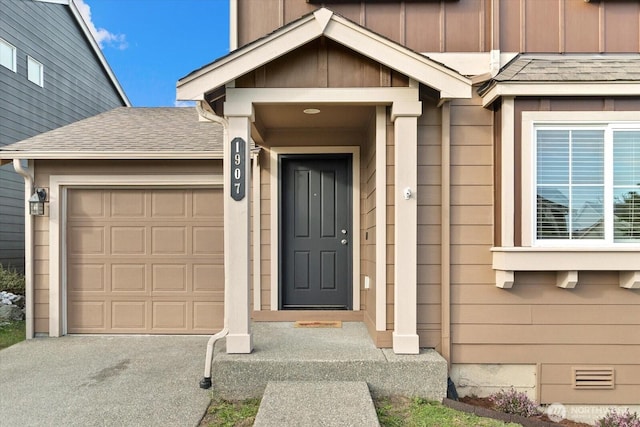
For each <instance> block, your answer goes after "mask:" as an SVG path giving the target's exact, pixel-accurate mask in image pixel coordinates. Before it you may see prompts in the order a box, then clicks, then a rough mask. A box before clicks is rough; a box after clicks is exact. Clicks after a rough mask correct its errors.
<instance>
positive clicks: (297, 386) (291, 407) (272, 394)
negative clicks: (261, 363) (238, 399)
mask: <svg viewBox="0 0 640 427" xmlns="http://www.w3.org/2000/svg"><path fill="white" fill-rule="evenodd" d="M379 425H380V423H379V422H378V417H377V415H376V409H375V407H374V406H373V401H372V400H371V394H370V393H369V388H368V387H367V384H366V383H365V382H364V381H271V382H269V383H268V384H267V387H266V389H265V392H264V396H263V398H262V402H261V403H260V409H259V410H258V415H257V416H256V420H255V423H254V426H256V427H289V426H291V427H299V426H306V427H316V426H317V427H348V426H358V427H362V426H367V427H375V426H379Z"/></svg>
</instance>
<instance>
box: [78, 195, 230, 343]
mask: <svg viewBox="0 0 640 427" xmlns="http://www.w3.org/2000/svg"><path fill="white" fill-rule="evenodd" d="M222 212H223V200H222V190H221V189H188V190H185V189H70V190H69V191H68V195H67V332H68V333H108V334H119V333H124V334H131V333H150V334H202V333H210V332H214V331H216V330H219V329H221V328H222V322H223V320H222V319H223V293H224V264H223V213H222Z"/></svg>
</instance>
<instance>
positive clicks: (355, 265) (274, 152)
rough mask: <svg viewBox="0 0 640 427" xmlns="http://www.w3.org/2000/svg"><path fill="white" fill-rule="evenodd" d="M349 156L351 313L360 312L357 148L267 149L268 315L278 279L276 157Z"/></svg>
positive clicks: (273, 308) (275, 307)
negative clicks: (350, 173) (269, 237)
mask: <svg viewBox="0 0 640 427" xmlns="http://www.w3.org/2000/svg"><path fill="white" fill-rule="evenodd" d="M342 153H345V154H351V155H352V165H351V169H352V178H351V185H352V194H351V203H352V209H351V210H352V219H351V227H352V229H353V230H355V231H354V232H353V233H351V234H352V239H353V250H352V254H351V256H352V260H353V261H352V270H353V271H352V281H353V296H352V301H351V304H352V311H359V310H360V147H359V146H327V147H271V151H270V156H271V158H270V171H269V173H270V174H271V176H270V181H269V187H270V197H271V202H270V203H271V207H270V215H271V301H270V302H271V311H278V310H279V298H278V297H279V294H280V277H279V275H278V271H279V259H280V258H279V257H280V247H279V242H280V226H279V222H278V218H279V215H280V199H279V197H280V196H279V187H280V185H279V183H280V170H279V167H278V166H279V157H280V155H282V154H342Z"/></svg>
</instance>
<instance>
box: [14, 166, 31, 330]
mask: <svg viewBox="0 0 640 427" xmlns="http://www.w3.org/2000/svg"><path fill="white" fill-rule="evenodd" d="M13 169H14V170H15V171H16V173H17V174H19V175H20V176H22V177H23V178H24V203H25V205H24V209H25V211H24V249H25V250H24V285H25V296H24V299H25V311H26V313H25V317H26V331H25V335H26V338H27V339H31V338H33V336H34V327H33V307H34V301H33V217H32V216H31V215H30V214H29V197H31V193H32V192H33V172H32V171H30V170H29V169H25V168H24V167H23V166H22V162H20V159H13Z"/></svg>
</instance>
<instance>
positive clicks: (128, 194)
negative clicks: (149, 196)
mask: <svg viewBox="0 0 640 427" xmlns="http://www.w3.org/2000/svg"><path fill="white" fill-rule="evenodd" d="M145 208H146V202H145V192H144V191H142V190H121V191H117V190H114V191H112V192H111V217H112V218H127V219H140V218H144V217H145V216H146V209H145Z"/></svg>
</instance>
